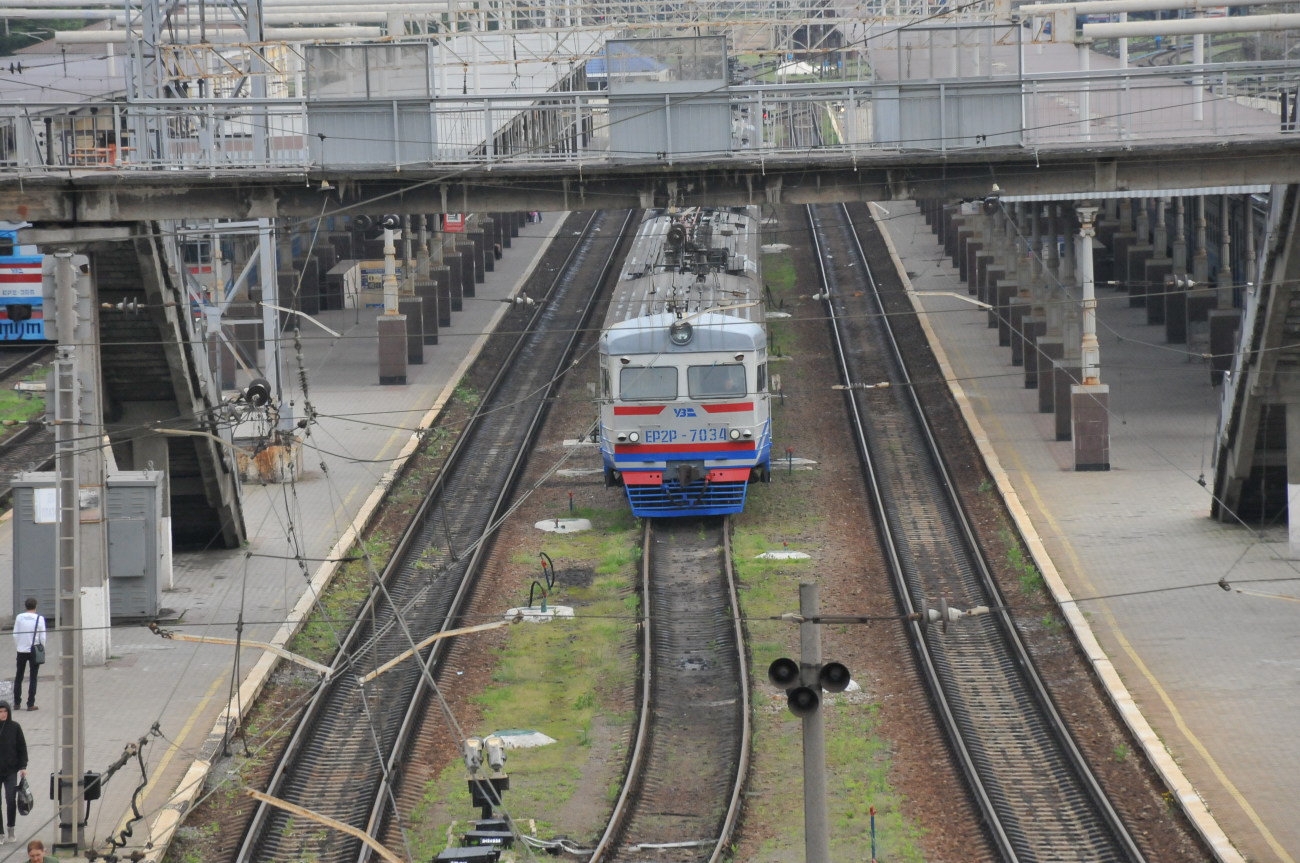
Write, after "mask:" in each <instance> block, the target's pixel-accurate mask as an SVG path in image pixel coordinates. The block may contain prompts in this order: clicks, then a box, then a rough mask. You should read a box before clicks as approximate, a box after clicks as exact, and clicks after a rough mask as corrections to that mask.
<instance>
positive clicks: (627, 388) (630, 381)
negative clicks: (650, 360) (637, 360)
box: [618, 366, 677, 401]
mask: <svg viewBox="0 0 1300 863" xmlns="http://www.w3.org/2000/svg"><path fill="white" fill-rule="evenodd" d="M618 395H619V398H622V399H627V400H628V401H637V400H649V399H654V400H658V401H667V400H669V399H675V398H677V369H676V368H674V367H673V366H666V367H663V368H654V367H648V366H638V367H635V368H631V367H629V368H625V369H623V370H622V371H621V372H620V374H619V376H618Z"/></svg>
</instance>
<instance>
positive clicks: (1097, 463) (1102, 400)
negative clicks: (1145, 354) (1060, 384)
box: [1070, 384, 1110, 471]
mask: <svg viewBox="0 0 1300 863" xmlns="http://www.w3.org/2000/svg"><path fill="white" fill-rule="evenodd" d="M1070 400H1071V401H1072V402H1073V406H1072V413H1073V416H1074V428H1073V438H1074V469H1075V470H1077V471H1084V470H1110V413H1109V407H1110V387H1108V386H1106V385H1105V384H1079V385H1077V386H1074V387H1072V388H1071V390H1070Z"/></svg>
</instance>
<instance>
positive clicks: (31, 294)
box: [0, 222, 53, 343]
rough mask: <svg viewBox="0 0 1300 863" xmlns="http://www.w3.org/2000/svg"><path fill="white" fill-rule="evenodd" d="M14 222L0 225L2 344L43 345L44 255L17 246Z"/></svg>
mask: <svg viewBox="0 0 1300 863" xmlns="http://www.w3.org/2000/svg"><path fill="white" fill-rule="evenodd" d="M21 227H22V225H21V224H18V223H15V222H0V343H2V342H42V341H46V340H48V339H50V338H52V337H53V334H52V333H46V331H45V300H44V295H43V290H42V273H43V267H44V266H45V256H44V255H42V254H40V252H38V251H37V250H36V247H35V246H23V245H19V243H18V229H19V228H21Z"/></svg>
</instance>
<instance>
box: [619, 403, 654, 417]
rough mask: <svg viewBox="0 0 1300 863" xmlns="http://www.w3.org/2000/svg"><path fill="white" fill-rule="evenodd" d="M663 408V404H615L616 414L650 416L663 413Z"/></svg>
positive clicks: (622, 415) (621, 415) (620, 415)
mask: <svg viewBox="0 0 1300 863" xmlns="http://www.w3.org/2000/svg"><path fill="white" fill-rule="evenodd" d="M663 409H664V406H663V405H615V406H614V416H616V417H627V416H632V417H649V416H655V415H657V414H659V413H661V412H662V411H663Z"/></svg>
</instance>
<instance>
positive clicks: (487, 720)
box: [412, 507, 640, 859]
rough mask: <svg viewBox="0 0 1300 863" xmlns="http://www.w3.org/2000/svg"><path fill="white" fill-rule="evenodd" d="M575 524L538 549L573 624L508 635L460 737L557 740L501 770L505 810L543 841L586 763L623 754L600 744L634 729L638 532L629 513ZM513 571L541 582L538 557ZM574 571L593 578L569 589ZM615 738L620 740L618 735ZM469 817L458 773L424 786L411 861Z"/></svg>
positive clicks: (428, 853)
mask: <svg viewBox="0 0 1300 863" xmlns="http://www.w3.org/2000/svg"><path fill="white" fill-rule="evenodd" d="M566 514H567V513H566ZM580 515H581V517H583V518H588V519H590V520H591V522H592V526H593V529H592V530H591V531H589V532H586V533H576V534H565V535H552V536H547V538H546V539H545V540H544V542H543V543H542V544H541V545H543V546H544V547H542V548H540V549H539V550H540V551H545V552H546V554H547V555H549V556H550V557H551V559H552V560H553V561H554V564H555V572H556V583H555V586H554V588H553V589H552V590H551V593H550V597H549V601H550V602H551V604H553V605H571V606H573V607H574V611H575V614H576V615H577V616H576V618H574V619H573V620H563V619H561V620H557V621H555V622H553V623H548V624H519V625H516V626H513V627H511V628H510V629H509V632H508V635H507V637H506V640H505V644H504V646H502V647H501V648H500V649H498V650H497V651H496V669H495V671H494V673H493V676H492V684H491V686H489V687H487V688H486V689H485V690H484V691H483V692H482V693H481V694H480V695H479V696H478V697H477V698H476V701H477V702H478V704H479V706H480V708H481V711H482V715H481V718H480V719H479V722H478V724H477V726H476V727H474V728H466V729H464V730H465V732H466V733H467V734H486V733H489V732H491V731H497V730H501V729H506V728H531V729H534V730H537V731H541V732H542V733H544V734H546V735H548V736H550V737H553V738H555V740H556V743H554V744H551V745H549V746H544V747H541V748H539V749H525V750H511V751H510V753H509V761H508V763H507V765H506V767H507V770H508V772H509V773H510V783H511V787H510V792H509V794H508V796H507V797H506V798H505V801H504V802H505V805H506V807H507V808H508V809H509V811H510V812H511V813H512V814H513V815H514V816H515V817H516V818H536V819H537V822H536V826H537V832H538V835H540V836H542V837H543V838H550V837H552V836H554V835H555V831H556V829H557V827H556V825H555V824H554V823H552V822H550V821H547V820H545V818H546V817H547V815H548V814H549V813H555V812H557V811H558V810H559V809H561V808H562V807H563V806H564V804H565V803H566V802H567V801H568V800H569V798H570V797H572V796H573V794H574V793H575V792H576V791H577V790H578V789H579V788H580V787H582V786H583V784H584V782H585V781H586V779H585V776H586V774H588V773H589V769H590V768H589V767H588V765H589V759H591V758H600V759H604V760H610V759H611V757H612V758H613V759H614V760H615V761H619V762H621V759H622V755H623V753H622V751H621V744H617V745H615V746H614V752H613V755H612V756H611V753H610V752H609V751H607V750H608V746H601V745H600V744H601V742H602V741H603V740H606V739H608V736H607V732H608V729H610V728H614V729H618V728H621V727H624V726H626V725H627V724H628V723H629V722H630V721H631V719H632V716H631V713H630V711H629V710H626V709H625V708H624V702H625V694H626V692H627V690H628V687H629V686H630V685H631V684H632V682H633V679H634V677H635V674H636V669H635V668H633V667H632V666H631V664H630V663H628V662H627V661H626V657H625V656H623V653H622V649H623V647H624V646H625V645H626V644H627V641H628V638H629V637H630V633H631V631H632V628H633V623H634V620H635V616H636V615H637V614H638V613H639V611H640V603H639V598H638V596H637V595H636V594H635V593H634V592H633V590H632V588H633V586H634V584H635V578H636V575H637V566H638V564H639V559H640V554H639V542H640V533H639V525H638V523H637V520H636V519H635V518H633V517H632V515H631V513H630V512H628V510H627V509H626V507H620V508H618V509H616V510H592V509H584V510H582V511H581V513H580ZM513 562H515V563H536V564H537V570H536V572H537V577H538V580H539V581H540V580H541V565H540V562H539V560H538V558H537V557H534V556H531V555H516V556H515V558H514V559H513ZM577 571H581V572H584V573H595V575H594V576H589V577H588V578H586V579H584V580H582V581H581V583H579V582H577V581H574V582H572V583H568V580H566V577H565V576H566V573H571V572H577ZM530 583H531V582H530ZM523 587H524V588H525V589H526V586H523ZM524 596H525V597H526V596H527V594H526V593H525V594H524ZM521 602H522V600H521ZM603 735H604V736H603ZM613 737H614V739H615V740H616V741H617V740H620V739H621V734H617V733H616V734H614V735H613ZM616 791H617V787H615V789H614V791H613V792H612V793H616ZM475 817H478V815H477V810H476V809H473V808H472V807H471V806H470V805H469V795H468V792H467V791H466V787H465V771H464V767H463V765H461V764H460V763H454V764H452V765H450V766H449V767H448V768H447V769H446V770H444V771H443V773H442V774H441V775H440V776H439V777H438V778H437V779H436V780H434V781H432V782H430V783H429V785H428V786H427V787H426V789H425V796H424V800H423V801H422V803H421V804H420V806H419V807H417V810H416V812H415V813H413V817H412V823H414V824H419V825H420V827H418V828H416V829H415V830H414V831H413V832H412V851H413V853H414V856H415V859H429V858H430V857H432V856H434V855H435V854H437V852H438V851H440V850H442V849H443V848H444V847H445V846H446V842H447V837H448V835H449V834H448V831H449V830H451V828H452V826H453V825H452V822H453V821H458V822H459V824H460V826H461V827H463V826H464V824H465V822H466V821H467V820H468V819H470V818H475ZM592 838H594V837H583V839H582V840H580V841H586V840H587V839H592Z"/></svg>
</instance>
